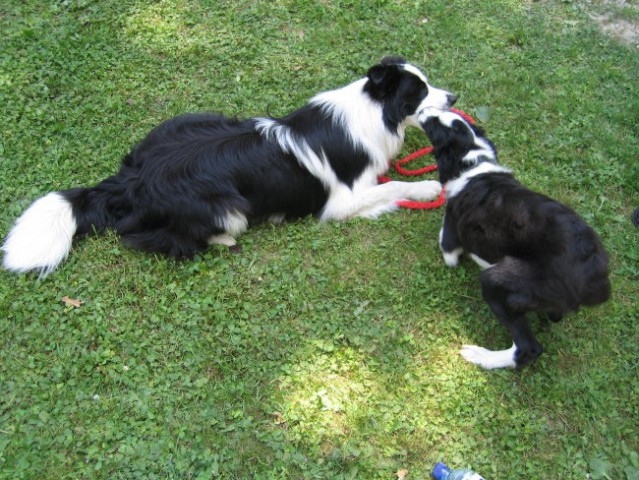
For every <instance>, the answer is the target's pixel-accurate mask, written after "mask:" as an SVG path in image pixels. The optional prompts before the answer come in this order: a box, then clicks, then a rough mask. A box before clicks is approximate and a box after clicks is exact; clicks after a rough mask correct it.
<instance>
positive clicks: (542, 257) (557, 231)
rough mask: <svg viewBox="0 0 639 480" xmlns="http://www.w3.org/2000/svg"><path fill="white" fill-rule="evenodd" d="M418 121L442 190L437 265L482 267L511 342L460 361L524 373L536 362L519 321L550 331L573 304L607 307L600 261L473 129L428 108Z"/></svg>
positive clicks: (595, 245) (594, 245) (586, 237)
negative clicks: (538, 320) (540, 323)
mask: <svg viewBox="0 0 639 480" xmlns="http://www.w3.org/2000/svg"><path fill="white" fill-rule="evenodd" d="M419 122H420V124H421V126H422V128H423V129H424V131H425V132H426V134H427V135H428V137H429V138H430V140H431V142H432V144H433V153H434V155H435V158H436V161H437V168H438V170H439V175H440V181H441V183H442V184H443V185H444V186H445V187H444V188H445V190H446V199H447V203H446V212H445V216H444V222H443V227H442V229H441V231H440V236H439V245H440V248H441V250H442V252H443V256H444V261H445V262H446V264H447V265H448V266H450V267H454V266H456V265H457V263H458V261H459V256H460V255H461V254H462V252H464V251H465V252H468V253H469V254H470V256H471V258H473V260H475V261H476V262H477V263H478V264H479V265H480V266H481V267H482V268H484V270H483V272H482V273H481V275H480V281H481V291H482V296H483V298H484V300H485V301H486V302H487V303H488V305H489V306H490V309H491V310H492V312H493V313H494V315H495V316H496V317H497V319H498V320H499V321H500V322H501V323H502V324H503V325H504V326H505V327H506V328H507V329H508V330H509V332H510V334H511V336H512V338H513V341H514V345H513V347H512V348H510V349H508V350H502V351H490V350H487V349H485V348H482V347H478V346H474V345H467V346H464V348H463V349H462V352H461V353H462V355H463V357H464V358H465V359H466V360H468V361H470V362H472V363H475V364H477V365H480V366H482V367H483V368H486V369H492V368H502V367H521V366H523V365H526V364H527V363H530V362H532V361H534V360H535V359H536V358H537V357H539V355H541V353H542V347H541V345H540V344H539V342H538V341H537V339H536V338H535V336H534V335H533V333H532V331H531V329H530V327H529V325H528V321H527V319H526V316H525V315H526V313H527V312H536V313H538V314H540V316H542V318H547V319H550V320H552V321H555V322H557V321H559V320H561V318H562V317H563V315H565V314H566V313H568V312H573V311H576V310H578V309H579V307H580V306H581V305H597V304H600V303H603V302H605V301H606V300H608V298H609V297H610V281H609V279H608V256H607V254H606V252H605V250H604V248H603V246H602V244H601V241H600V240H599V238H598V237H597V235H596V233H595V232H594V231H593V230H592V228H590V227H589V226H588V225H586V223H585V222H584V221H583V220H582V219H581V218H580V217H579V216H578V215H577V214H576V213H575V212H574V211H572V210H571V209H570V208H568V207H567V206H565V205H562V204H561V203H559V202H556V201H554V200H552V199H550V198H548V197H546V196H544V195H541V194H539V193H535V192H533V191H531V190H529V189H527V188H525V187H524V186H522V185H521V184H520V183H519V182H518V181H517V180H515V178H514V177H513V175H512V174H511V172H510V170H508V169H506V168H504V167H503V166H500V165H499V164H498V163H497V153H496V150H495V147H494V145H493V144H492V142H491V141H490V140H488V139H487V138H486V137H485V136H484V133H483V132H482V131H481V129H479V128H478V127H476V126H474V125H471V124H469V123H468V122H467V121H465V120H464V119H463V118H462V117H461V116H459V115H457V114H456V113H453V112H442V111H441V110H439V109H434V108H427V109H425V110H424V111H422V112H421V113H420V115H419Z"/></svg>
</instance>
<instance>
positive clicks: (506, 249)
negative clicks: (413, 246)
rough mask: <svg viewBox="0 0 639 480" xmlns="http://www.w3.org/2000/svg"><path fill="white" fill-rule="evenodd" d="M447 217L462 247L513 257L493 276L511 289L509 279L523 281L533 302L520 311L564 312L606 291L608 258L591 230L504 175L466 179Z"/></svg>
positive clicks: (492, 258)
mask: <svg viewBox="0 0 639 480" xmlns="http://www.w3.org/2000/svg"><path fill="white" fill-rule="evenodd" d="M446 216H447V220H448V221H449V222H450V225H454V228H455V229H456V233H457V236H458V238H459V240H460V243H461V246H462V248H463V249H464V250H465V251H467V252H469V253H473V254H475V255H477V256H478V257H480V258H481V259H483V260H485V261H486V262H488V263H490V264H498V263H499V262H500V261H502V260H503V259H504V258H507V257H508V258H511V259H516V260H517V262H514V263H513V262H507V264H508V270H509V271H508V272H507V273H506V271H504V270H503V267H502V268H500V269H496V271H495V272H493V273H491V274H490V275H491V276H492V277H493V280H494V281H496V282H498V283H502V281H503V283H504V286H505V287H506V286H508V287H510V288H515V287H516V285H513V284H512V282H513V281H515V280H514V279H519V281H521V282H523V283H522V285H521V288H522V290H528V292H529V294H530V304H529V305H527V306H526V305H521V306H520V308H518V309H521V310H538V311H547V312H548V311H552V312H557V313H562V314H563V313H567V312H570V311H574V310H577V309H578V308H579V306H580V305H595V304H598V303H602V302H604V301H606V300H607V299H608V297H609V296H610V282H609V280H608V256H607V254H606V251H605V249H604V248H603V245H602V244H601V241H600V240H599V237H598V236H597V234H596V233H595V232H594V231H593V229H592V228H591V227H590V226H588V225H587V224H586V223H585V222H584V221H583V220H582V219H581V218H580V217H579V216H578V215H577V214H576V213H575V212H574V211H573V210H572V209H571V208H569V207H567V206H566V205H563V204H561V203H559V202H557V201H555V200H553V199H551V198H549V197H547V196H545V195H542V194H540V193H537V192H534V191H532V190H530V189H528V188H526V187H524V186H523V185H521V184H520V183H519V182H518V181H517V180H516V179H515V178H514V177H513V176H512V175H511V174H509V173H486V174H482V175H478V176H476V177H473V178H471V179H470V180H469V181H468V183H467V185H466V187H465V188H464V189H463V190H462V191H461V192H460V193H458V194H457V195H456V196H455V197H454V198H452V199H450V200H449V202H448V204H447V208H446ZM513 270H517V271H513ZM499 272H502V275H501V276H500V273H499ZM502 277H503V278H502ZM500 278H501V280H502V281H500ZM524 278H525V280H523V279H524ZM524 307H527V308H524Z"/></svg>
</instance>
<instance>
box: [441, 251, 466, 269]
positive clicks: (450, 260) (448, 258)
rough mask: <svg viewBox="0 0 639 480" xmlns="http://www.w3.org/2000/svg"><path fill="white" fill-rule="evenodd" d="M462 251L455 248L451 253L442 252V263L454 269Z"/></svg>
mask: <svg viewBox="0 0 639 480" xmlns="http://www.w3.org/2000/svg"><path fill="white" fill-rule="evenodd" d="M462 252H463V250H462V249H461V248H456V249H455V250H453V251H452V252H444V251H442V256H443V257H444V263H445V264H446V265H447V266H449V267H451V268H454V267H456V266H457V265H458V264H459V257H460V255H461V254H462Z"/></svg>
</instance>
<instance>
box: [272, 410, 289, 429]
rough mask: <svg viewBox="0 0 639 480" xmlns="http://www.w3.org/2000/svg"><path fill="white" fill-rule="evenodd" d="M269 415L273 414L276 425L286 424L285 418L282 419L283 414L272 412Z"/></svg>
mask: <svg viewBox="0 0 639 480" xmlns="http://www.w3.org/2000/svg"><path fill="white" fill-rule="evenodd" d="M271 415H273V416H274V417H275V421H276V422H277V424H278V425H280V426H283V425H285V424H286V420H285V419H284V415H282V414H281V413H280V412H273V413H271Z"/></svg>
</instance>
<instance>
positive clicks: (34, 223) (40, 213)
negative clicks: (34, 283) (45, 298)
mask: <svg viewBox="0 0 639 480" xmlns="http://www.w3.org/2000/svg"><path fill="white" fill-rule="evenodd" d="M76 228H77V223H76V220H75V216H74V215H73V208H72V206H71V203H70V202H69V201H68V200H67V199H66V198H65V197H64V196H63V195H62V194H61V193H59V192H52V193H49V194H48V195H46V196H44V197H42V198H39V199H38V200H36V201H35V202H33V204H31V206H30V207H29V208H28V209H27V210H26V211H25V212H24V213H23V214H22V215H21V216H20V217H19V218H18V219H17V220H16V222H15V224H14V225H13V228H12V229H11V231H10V232H9V235H8V236H7V238H6V240H5V242H4V244H3V245H2V250H3V251H4V259H3V262H2V265H3V266H4V268H5V269H7V270H11V271H12V272H16V273H23V272H29V271H36V272H38V273H39V274H40V277H45V276H46V275H48V274H49V273H51V272H52V271H53V270H55V269H56V267H57V266H58V265H59V264H60V263H62V262H63V261H64V260H65V259H66V258H67V256H68V255H69V251H70V250H71V244H72V242H73V235H74V234H75V231H76Z"/></svg>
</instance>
